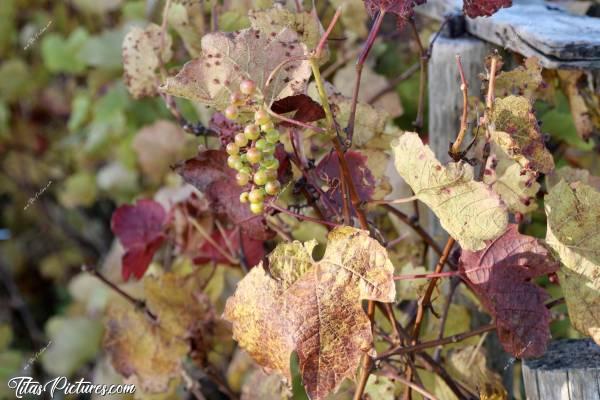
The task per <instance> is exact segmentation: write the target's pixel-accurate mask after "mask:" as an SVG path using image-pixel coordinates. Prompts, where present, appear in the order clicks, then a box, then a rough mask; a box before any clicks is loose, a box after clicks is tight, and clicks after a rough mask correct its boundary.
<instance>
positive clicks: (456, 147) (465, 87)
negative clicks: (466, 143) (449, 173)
mask: <svg viewBox="0 0 600 400" xmlns="http://www.w3.org/2000/svg"><path fill="white" fill-rule="evenodd" d="M456 64H457V66H458V72H459V73H460V81H461V85H460V90H461V92H462V95H463V112H462V117H461V119H460V131H459V132H458V135H457V136H456V141H455V142H454V143H452V149H451V150H450V155H451V156H452V159H453V160H454V161H458V160H459V159H460V146H461V145H462V142H463V140H464V138H465V135H466V133H467V127H468V124H467V117H468V115H469V84H468V83H467V80H466V78H465V71H464V70H463V66H462V62H461V59H460V55H456Z"/></svg>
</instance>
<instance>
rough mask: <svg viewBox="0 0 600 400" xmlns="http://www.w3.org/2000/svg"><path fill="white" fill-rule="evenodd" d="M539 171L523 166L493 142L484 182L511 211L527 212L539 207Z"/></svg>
mask: <svg viewBox="0 0 600 400" xmlns="http://www.w3.org/2000/svg"><path fill="white" fill-rule="evenodd" d="M536 179H537V173H536V172H534V171H530V170H523V169H522V168H521V166H520V165H519V164H518V163H517V162H516V161H514V160H511V159H510V158H509V157H508V155H507V154H506V153H505V152H504V151H503V150H502V149H501V148H499V147H498V146H497V145H495V144H492V150H491V152H490V156H489V157H488V162H487V165H486V169H485V173H484V175H483V182H484V183H486V184H488V185H490V187H491V188H492V190H493V191H494V192H496V193H498V195H499V196H500V198H501V199H502V201H503V202H504V203H505V204H506V206H507V207H508V210H509V211H510V212H513V213H516V212H520V213H522V214H526V213H528V212H531V211H533V210H535V209H536V208H537V203H536V201H535V196H536V194H537V192H538V191H539V190H540V184H539V183H537V181H536Z"/></svg>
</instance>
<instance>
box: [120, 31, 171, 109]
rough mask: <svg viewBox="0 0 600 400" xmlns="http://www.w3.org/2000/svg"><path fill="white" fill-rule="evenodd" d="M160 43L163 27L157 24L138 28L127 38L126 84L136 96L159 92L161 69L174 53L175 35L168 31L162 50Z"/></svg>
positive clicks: (124, 50)
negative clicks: (170, 34)
mask: <svg viewBox="0 0 600 400" xmlns="http://www.w3.org/2000/svg"><path fill="white" fill-rule="evenodd" d="M160 43H161V28H160V26H158V25H156V24H150V25H148V26H147V27H146V28H145V29H141V28H137V27H134V28H132V29H131V30H130V31H129V32H128V33H127V35H126V36H125V39H123V69H124V70H125V73H124V80H125V85H127V89H128V90H129V93H131V95H132V96H133V97H134V98H136V99H139V98H142V97H145V96H154V95H156V93H157V88H158V83H159V80H158V79H159V77H158V72H157V69H158V67H159V66H160V64H161V63H166V62H168V61H169V60H170V59H171V57H172V56H173V53H172V51H171V44H172V40H171V36H169V34H166V36H165V38H164V47H163V49H162V51H161V48H160Z"/></svg>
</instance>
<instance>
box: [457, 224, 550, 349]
mask: <svg viewBox="0 0 600 400" xmlns="http://www.w3.org/2000/svg"><path fill="white" fill-rule="evenodd" d="M460 269H461V271H462V272H463V273H464V274H465V277H466V280H467V283H468V284H469V286H471V287H472V288H473V290H474V291H475V293H476V294H477V296H478V297H479V299H480V300H481V302H482V303H483V305H484V307H485V308H486V309H487V310H488V311H489V312H490V313H491V314H492V316H493V317H494V319H495V321H496V329H497V331H498V337H499V338H500V342H501V343H502V346H503V347H504V350H506V351H507V352H509V353H511V354H513V355H514V356H515V357H534V356H540V355H542V354H544V351H545V349H546V343H547V341H548V339H549V337H550V328H549V323H550V311H549V310H548V309H547V308H546V306H545V304H544V303H545V301H546V300H547V299H548V295H547V294H546V292H545V291H544V290H543V289H542V288H541V287H539V286H537V285H536V284H535V283H533V282H531V280H532V279H534V278H537V277H538V276H542V275H545V274H549V273H552V272H555V271H556V270H557V269H558V263H557V262H555V261H554V260H553V259H552V257H551V255H550V254H549V252H548V250H547V249H546V248H545V247H544V246H542V245H541V244H540V243H539V242H538V240H537V239H535V238H533V237H530V236H525V235H521V234H520V233H519V231H518V225H514V224H513V225H510V226H509V227H508V229H507V230H506V232H505V233H504V234H503V235H502V236H500V237H499V238H498V239H496V240H492V241H489V242H488V243H487V246H486V248H485V249H483V250H481V251H477V252H471V251H463V252H462V254H461V256H460Z"/></svg>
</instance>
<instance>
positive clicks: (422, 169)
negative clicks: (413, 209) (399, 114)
mask: <svg viewBox="0 0 600 400" xmlns="http://www.w3.org/2000/svg"><path fill="white" fill-rule="evenodd" d="M392 150H393V152H394V159H395V165H396V169H397V170H398V173H399V174H400V176H402V178H403V179H404V180H405V181H406V183H408V184H409V185H410V187H411V188H412V190H413V191H414V192H415V195H416V196H417V197H418V198H419V200H421V201H423V202H424V203H425V204H427V206H429V208H431V210H432V211H433V212H434V213H435V215H436V216H437V217H438V218H439V219H440V223H441V225H442V227H443V228H444V229H445V230H446V231H447V232H448V234H450V235H451V236H452V237H453V238H455V239H456V240H457V241H458V242H459V243H460V245H461V247H462V248H463V249H466V250H481V249H482V248H484V247H485V241H486V240H493V239H496V238H497V237H498V236H500V235H501V234H502V233H504V231H505V230H506V226H507V224H508V213H507V209H506V205H505V204H504V203H503V202H502V200H501V199H500V197H499V196H498V194H497V193H494V191H492V190H491V189H490V188H489V187H488V186H487V185H486V184H485V183H483V182H476V181H475V180H474V179H473V167H472V166H470V165H468V164H466V163H463V162H462V161H461V162H458V163H454V162H452V163H449V164H448V165H442V164H441V163H440V162H439V161H438V160H437V158H436V157H435V155H434V154H433V151H431V148H429V146H427V145H424V144H423V142H422V141H421V139H420V138H419V135H417V134H416V133H412V132H407V133H405V134H404V135H402V136H401V137H400V138H399V139H398V140H396V141H395V142H394V143H393V144H392Z"/></svg>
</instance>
